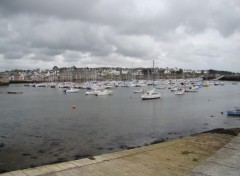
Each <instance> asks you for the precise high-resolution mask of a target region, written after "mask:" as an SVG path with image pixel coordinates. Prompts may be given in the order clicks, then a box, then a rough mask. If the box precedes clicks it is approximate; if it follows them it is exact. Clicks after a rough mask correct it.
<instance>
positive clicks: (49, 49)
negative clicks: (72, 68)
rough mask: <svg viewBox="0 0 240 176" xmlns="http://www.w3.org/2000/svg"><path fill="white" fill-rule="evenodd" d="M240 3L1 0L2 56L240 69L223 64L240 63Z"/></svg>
mask: <svg viewBox="0 0 240 176" xmlns="http://www.w3.org/2000/svg"><path fill="white" fill-rule="evenodd" d="M239 9H240V2H239V1H238V0H228V1H226V0H202V1H190V0H182V1H179V0H171V1H169V0H150V1H145V0H116V1H110V0H89V1H83V0H69V1H62V0H51V1H46V0H43V1H32V0H11V1H9V0H1V1H0V52H1V56H2V58H1V59H2V60H4V61H6V63H7V62H10V60H16V59H19V61H24V62H26V64H25V65H31V64H32V62H31V61H32V60H35V61H36V60H38V61H39V62H44V63H48V64H50V65H51V63H52V62H55V64H56V65H57V63H56V62H57V61H59V64H60V65H64V64H66V66H67V65H68V64H70V63H71V64H75V65H77V64H79V65H85V66H88V65H97V64H98V65H102V66H103V65H111V64H112V65H119V66H121V65H125V66H130V67H131V65H132V64H135V65H138V66H140V64H144V65H146V63H148V62H149V60H151V59H153V58H156V59H157V60H158V61H156V63H159V64H161V65H159V67H161V66H162V67H164V66H169V67H170V66H173V67H175V66H176V67H183V66H188V67H189V68H191V67H196V68H199V69H204V67H206V65H207V64H206V63H210V62H211V63H213V65H212V67H214V64H215V65H216V67H220V66H221V65H222V69H226V70H234V71H239V68H238V67H237V66H236V64H235V65H234V64H233V65H226V66H225V65H224V64H222V63H224V62H226V61H227V60H228V62H229V63H239V60H238V54H239V50H240V49H239V44H238V42H236V41H239V38H240V32H239V29H240V23H239V21H240V10H239ZM216 58H221V59H217V60H216V63H214V62H212V60H214V59H216ZM229 59H231V61H229ZM28 61H29V62H28ZM93 62H94V63H93ZM194 63H197V64H194ZM14 64H15V66H16V67H18V64H17V63H14ZM48 64H45V65H44V64H42V65H43V66H46V65H48ZM191 64H193V65H194V66H192V65H191ZM150 65H151V64H150ZM196 65H197V66H196ZM4 66H6V64H4ZM4 66H3V65H0V69H1V70H4V69H5V68H4ZM29 67H31V66H29ZM219 69H221V68H219Z"/></svg>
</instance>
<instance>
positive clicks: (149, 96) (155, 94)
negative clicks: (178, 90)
mask: <svg viewBox="0 0 240 176" xmlns="http://www.w3.org/2000/svg"><path fill="white" fill-rule="evenodd" d="M160 97H161V94H160V93H159V92H156V91H155V89H152V90H150V91H148V92H147V93H145V94H142V95H141V99H142V100H151V99H158V98H160Z"/></svg>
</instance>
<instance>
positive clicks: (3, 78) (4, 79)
mask: <svg viewBox="0 0 240 176" xmlns="http://www.w3.org/2000/svg"><path fill="white" fill-rule="evenodd" d="M8 84H9V76H8V74H7V73H0V86H2V85H8Z"/></svg>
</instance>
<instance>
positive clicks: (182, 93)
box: [174, 89, 185, 95]
mask: <svg viewBox="0 0 240 176" xmlns="http://www.w3.org/2000/svg"><path fill="white" fill-rule="evenodd" d="M184 93H185V90H183V89H182V90H177V91H175V92H174V94H175V95H184Z"/></svg>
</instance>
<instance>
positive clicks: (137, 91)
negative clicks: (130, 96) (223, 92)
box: [133, 89, 144, 93]
mask: <svg viewBox="0 0 240 176" xmlns="http://www.w3.org/2000/svg"><path fill="white" fill-rule="evenodd" d="M143 92H144V89H136V90H134V91H133V93H143Z"/></svg>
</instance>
